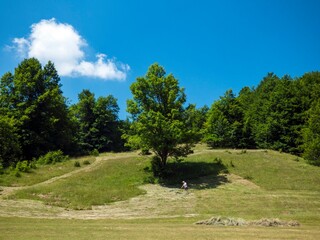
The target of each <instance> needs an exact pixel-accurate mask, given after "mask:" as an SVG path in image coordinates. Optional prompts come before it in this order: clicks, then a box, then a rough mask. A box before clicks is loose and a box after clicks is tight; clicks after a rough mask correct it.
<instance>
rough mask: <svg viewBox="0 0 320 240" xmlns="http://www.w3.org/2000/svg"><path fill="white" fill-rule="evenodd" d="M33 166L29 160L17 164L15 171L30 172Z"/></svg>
mask: <svg viewBox="0 0 320 240" xmlns="http://www.w3.org/2000/svg"><path fill="white" fill-rule="evenodd" d="M30 169H31V166H30V164H29V162H28V161H27V160H25V161H21V162H17V164H16V168H15V170H16V171H17V172H19V171H20V172H30Z"/></svg>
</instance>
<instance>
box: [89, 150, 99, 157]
mask: <svg viewBox="0 0 320 240" xmlns="http://www.w3.org/2000/svg"><path fill="white" fill-rule="evenodd" d="M90 155H91V156H95V157H98V156H99V151H98V149H93V150H92V151H91V152H90Z"/></svg>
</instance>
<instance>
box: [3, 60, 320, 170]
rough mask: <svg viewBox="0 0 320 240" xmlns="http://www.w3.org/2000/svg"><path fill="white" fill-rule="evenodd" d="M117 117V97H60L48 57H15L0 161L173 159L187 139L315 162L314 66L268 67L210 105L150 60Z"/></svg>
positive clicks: (317, 82) (318, 105) (317, 76)
mask: <svg viewBox="0 0 320 240" xmlns="http://www.w3.org/2000/svg"><path fill="white" fill-rule="evenodd" d="M130 90H131V92H132V95H133V98H132V99H130V100H128V102H127V111H128V112H129V113H130V114H131V117H130V119H127V120H120V119H119V117H118V113H119V106H118V104H117V99H116V98H115V97H114V96H112V95H109V96H105V97H98V98H96V97H95V95H94V93H92V92H90V91H89V90H86V89H85V90H83V91H82V92H81V93H79V95H78V102H77V103H76V104H73V105H69V104H68V100H67V98H66V97H64V96H63V93H62V91H61V83H60V77H59V75H58V73H57V71H56V69H55V67H54V64H53V63H52V62H50V61H49V62H48V63H47V64H46V65H45V66H42V65H41V64H40V62H39V61H38V60H37V59H35V58H30V59H25V60H23V61H22V62H21V63H20V64H19V65H18V66H17V67H16V68H15V70H14V73H10V72H8V73H5V74H4V75H3V76H2V77H1V82H0V167H4V168H6V167H9V166H11V165H14V164H16V163H17V162H19V161H22V160H28V161H31V160H32V159H37V158H39V157H41V156H43V155H45V154H46V153H48V152H50V151H57V150H61V151H62V152H63V153H64V154H68V155H71V156H76V155H86V154H90V153H92V152H93V151H98V152H105V151H125V150H129V149H137V148H139V149H143V150H145V151H149V150H152V151H153V152H154V153H155V155H156V157H155V158H153V165H154V168H160V169H161V168H164V167H165V165H166V163H167V160H168V158H170V157H172V158H174V159H175V160H179V159H180V158H181V157H184V156H186V155H187V154H189V153H190V152H191V147H192V144H194V143H196V142H200V141H202V142H206V143H207V144H208V145H209V146H211V147H212V148H242V149H247V148H248V149H251V148H263V149H274V150H279V151H283V152H289V153H293V154H296V155H302V156H304V157H305V158H306V159H307V160H308V161H310V163H311V164H314V165H320V73H319V72H311V73H306V74H304V75H303V76H302V77H299V78H295V79H292V78H291V77H290V76H284V77H282V78H279V77H278V76H276V75H275V74H272V73H269V74H268V75H267V76H266V77H264V78H263V79H262V81H261V82H260V84H259V85H258V86H257V87H256V88H250V87H244V88H243V89H242V90H241V91H240V92H239V94H238V96H236V94H235V93H233V91H232V90H227V91H226V93H225V94H224V95H223V96H221V97H220V99H219V100H217V101H215V102H214V103H213V104H212V105H211V107H210V108H209V107H207V106H204V107H201V108H197V107H196V105H195V104H186V94H185V92H184V89H183V88H182V87H180V86H179V82H178V80H177V79H176V78H175V77H174V76H173V75H172V74H167V73H166V72H165V69H164V68H163V67H162V66H159V65H158V64H153V65H151V66H150V67H149V69H148V71H147V73H146V75H145V76H143V77H138V78H137V80H136V82H134V83H133V84H132V85H131V87H130Z"/></svg>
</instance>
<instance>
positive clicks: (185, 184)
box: [181, 181, 188, 190]
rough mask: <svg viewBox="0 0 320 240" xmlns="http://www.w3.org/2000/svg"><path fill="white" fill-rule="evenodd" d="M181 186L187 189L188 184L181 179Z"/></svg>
mask: <svg viewBox="0 0 320 240" xmlns="http://www.w3.org/2000/svg"><path fill="white" fill-rule="evenodd" d="M181 188H183V189H184V190H188V184H187V182H185V181H182V186H181Z"/></svg>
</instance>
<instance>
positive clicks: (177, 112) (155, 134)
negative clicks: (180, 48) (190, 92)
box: [126, 64, 194, 168]
mask: <svg viewBox="0 0 320 240" xmlns="http://www.w3.org/2000/svg"><path fill="white" fill-rule="evenodd" d="M130 89H131V92H132V94H133V99H131V100H128V102H127V106H128V107H127V111H128V112H129V113H131V115H132V124H131V130H130V131H129V134H127V135H126V138H127V140H128V143H129V144H131V146H138V147H144V148H148V149H151V150H152V151H153V152H154V153H155V154H156V156H157V157H158V159H159V165H160V167H161V168H164V167H165V166H166V164H167V160H168V157H175V158H179V157H181V156H186V155H187V154H188V153H189V150H190V147H191V144H192V142H193V140H194V135H193V134H192V130H191V129H190V128H188V127H186V119H185V117H186V116H189V115H188V114H185V108H184V103H185V102H186V95H185V93H184V89H183V88H180V87H179V82H178V80H177V79H176V78H175V77H174V76H173V75H172V74H168V75H167V74H166V72H165V69H164V68H163V67H161V66H159V65H158V64H153V65H151V66H150V67H149V69H148V71H147V73H146V75H145V76H144V77H138V78H137V80H136V82H134V83H133V84H132V85H131V87H130Z"/></svg>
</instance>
